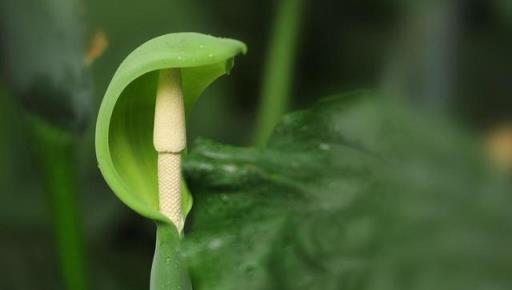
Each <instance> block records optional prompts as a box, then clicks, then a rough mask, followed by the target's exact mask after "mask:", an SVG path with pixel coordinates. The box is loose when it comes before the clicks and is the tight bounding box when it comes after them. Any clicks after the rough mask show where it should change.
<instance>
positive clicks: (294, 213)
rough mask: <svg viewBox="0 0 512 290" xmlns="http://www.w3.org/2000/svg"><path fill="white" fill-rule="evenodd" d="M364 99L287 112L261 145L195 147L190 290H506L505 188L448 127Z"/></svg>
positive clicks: (509, 283)
mask: <svg viewBox="0 0 512 290" xmlns="http://www.w3.org/2000/svg"><path fill="white" fill-rule="evenodd" d="M372 95H373V93H368V92H367V93H365V92H360V93H355V94H351V95H347V96H342V97H333V98H329V99H325V100H323V101H321V102H320V103H319V104H317V105H316V106H315V107H314V108H312V109H311V110H307V111H301V112H296V113H292V114H289V115H287V116H285V117H284V118H283V120H282V122H281V123H280V125H279V126H278V127H277V128H276V129H275V131H274V134H273V137H272V138H271V140H270V142H269V144H268V146H267V147H266V148H237V147H230V146H225V145H220V144H217V143H213V142H210V141H205V140H202V141H199V142H197V144H196V145H195V146H193V148H192V150H191V151H190V153H189V155H187V157H186V160H185V163H184V170H185V175H186V177H187V179H188V181H189V184H190V185H191V187H192V188H193V190H194V208H193V210H192V212H191V217H192V218H191V219H190V220H191V223H190V224H189V225H188V228H187V229H188V234H187V239H186V240H185V242H184V243H185V251H184V254H183V255H184V257H185V260H186V262H187V263H188V264H189V265H190V273H191V278H192V283H193V287H194V289H195V290H201V289H208V290H215V289H222V290H232V289H233V290H234V289H246V290H252V289H279V290H284V289H294V290H297V289H325V290H331V289H332V290H338V289H344V290H355V289H358V290H359V289H366V290H376V289H379V290H401V289H404V290H405V289H407V290H412V289H415V290H421V289H437V290H448V289H449V290H462V289H482V290H483V289H503V290H504V289H510V287H512V276H511V275H510V269H512V248H511V247H510V246H509V245H510V244H511V243H512V231H511V230H510V229H512V211H511V210H510V204H512V196H511V195H510V192H511V188H512V186H511V184H510V182H509V181H507V180H506V179H505V178H503V179H502V178H501V177H500V176H499V175H498V174H495V173H494V172H493V171H492V170H491V169H490V168H488V166H487V163H486V160H485V159H484V158H481V156H482V155H481V154H480V147H479V145H478V142H475V141H474V140H473V138H472V137H471V136H469V135H467V134H466V133H463V132H462V130H459V129H457V128H456V127H455V126H454V125H453V124H452V123H451V122H450V121H449V120H444V119H443V118H441V117H432V116H426V115H423V114H422V113H421V112H411V111H409V110H408V109H406V108H403V107H402V106H401V105H399V104H395V103H393V102H392V101H390V100H388V99H385V98H379V97H376V96H375V97H374V96H372Z"/></svg>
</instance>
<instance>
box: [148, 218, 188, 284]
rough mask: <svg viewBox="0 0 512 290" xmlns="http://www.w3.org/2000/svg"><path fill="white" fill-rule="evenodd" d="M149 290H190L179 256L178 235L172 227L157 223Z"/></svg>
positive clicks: (186, 274) (184, 268)
mask: <svg viewBox="0 0 512 290" xmlns="http://www.w3.org/2000/svg"><path fill="white" fill-rule="evenodd" d="M149 289H150V290H178V289H179V290H188V289H192V286H191V283H190V279H189V277H188V273H187V271H186V267H185V266H184V265H183V261H182V258H181V256H180V235H179V234H178V232H177V231H176V229H175V228H174V227H173V226H172V225H168V224H163V223H159V224H157V231H156V246H155V255H154V257H153V265H152V267H151V281H150V287H149Z"/></svg>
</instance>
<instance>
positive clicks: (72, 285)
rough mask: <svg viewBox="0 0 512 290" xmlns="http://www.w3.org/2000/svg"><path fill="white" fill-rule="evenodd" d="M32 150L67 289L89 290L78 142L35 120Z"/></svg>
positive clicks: (33, 123)
mask: <svg viewBox="0 0 512 290" xmlns="http://www.w3.org/2000/svg"><path fill="white" fill-rule="evenodd" d="M31 121H32V122H31V124H30V125H31V130H32V144H33V146H32V148H33V150H34V155H35V156H36V158H37V161H38V165H39V167H40V172H41V173H42V174H43V180H44V183H45V184H44V186H45V189H46V192H47V193H48V195H49V200H50V206H51V209H52V214H53V216H52V218H53V222H54V223H53V224H54V231H55V237H56V242H57V249H58V251H57V252H58V255H59V262H60V268H61V272H62V276H63V279H64V284H65V286H66V289H70V290H85V289H87V281H86V276H85V275H84V273H85V272H86V271H85V257H84V250H83V248H84V242H83V235H82V227H81V222H80V217H79V210H78V208H79V206H78V200H77V199H78V196H77V189H78V188H79V186H78V172H77V168H76V155H75V150H74V148H75V147H76V146H75V141H74V138H73V137H72V136H71V135H70V134H69V133H67V132H65V131H61V130H58V129H55V128H52V127H50V126H48V125H47V124H44V122H43V121H40V120H36V119H32V120H31Z"/></svg>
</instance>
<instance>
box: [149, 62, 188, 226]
mask: <svg viewBox="0 0 512 290" xmlns="http://www.w3.org/2000/svg"><path fill="white" fill-rule="evenodd" d="M153 145H154V146H155V150H156V151H157V152H158V194H159V195H158V196H159V209H160V212H162V213H163V214H164V215H165V216H166V217H167V218H169V219H170V220H171V221H172V222H173V224H174V225H175V226H176V229H177V230H178V232H181V231H182V230H183V212H182V198H181V152H182V151H183V150H184V149H185V147H186V130H185V107H184V103H183V92H182V89H181V72H180V69H166V70H162V71H161V72H160V75H159V79H158V90H157V94H156V105H155V122H154V131H153Z"/></svg>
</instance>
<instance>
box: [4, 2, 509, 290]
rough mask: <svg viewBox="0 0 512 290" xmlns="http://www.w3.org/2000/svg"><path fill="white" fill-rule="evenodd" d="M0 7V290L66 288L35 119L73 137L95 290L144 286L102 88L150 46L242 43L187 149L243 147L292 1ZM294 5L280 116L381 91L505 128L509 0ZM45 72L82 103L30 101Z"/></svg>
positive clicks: (143, 265)
mask: <svg viewBox="0 0 512 290" xmlns="http://www.w3.org/2000/svg"><path fill="white" fill-rule="evenodd" d="M1 1H2V2H1V3H2V4H1V6H0V7H1V12H0V15H1V17H2V19H1V25H2V26H1V32H0V33H1V34H0V41H1V43H2V46H1V48H2V63H1V67H2V78H1V81H0V198H1V199H0V257H1V258H0V272H1V273H2V274H1V275H0V289H10V290H18V289H20V290H29V289H40V290H44V289H64V286H63V282H62V279H61V275H60V270H59V262H58V259H57V257H58V254H57V248H56V243H55V235H54V233H53V229H52V227H53V222H52V204H51V202H50V201H49V199H48V198H47V197H48V194H47V193H45V190H44V188H45V187H44V186H43V184H44V181H43V180H42V175H41V174H40V173H39V172H40V171H39V170H38V165H37V162H34V156H33V155H34V154H37V153H34V152H37V151H38V149H37V148H36V149H34V147H37V146H38V144H37V141H34V140H36V139H34V138H33V137H31V134H30V133H29V132H30V131H31V130H32V129H30V126H31V125H28V124H29V123H30V121H29V119H30V118H31V117H28V116H31V115H35V116H38V117H43V118H46V119H47V120H50V122H51V123H52V124H57V126H58V127H59V128H60V127H62V128H65V129H63V130H64V131H66V132H70V133H69V134H71V135H73V136H76V137H74V138H76V140H77V141H75V143H74V145H76V150H77V152H76V155H77V159H76V161H75V162H74V163H73V164H74V165H75V167H74V171H76V172H78V174H77V175H78V176H77V182H78V183H79V188H80V192H79V195H78V197H77V199H78V202H77V204H78V208H79V217H80V220H81V221H83V229H81V231H83V235H84V237H85V238H84V241H85V245H86V246H85V247H86V257H87V259H86V266H87V270H88V273H89V280H90V283H89V284H91V285H90V286H91V287H90V289H98V290H101V289H110V290H114V289H124V290H130V289H145V288H147V282H148V280H149V269H150V265H151V259H152V255H153V250H154V225H153V224H151V223H150V222H147V221H145V220H143V219H142V218H141V217H139V216H137V215H136V214H135V213H133V212H131V211H130V210H129V209H127V208H126V207H124V206H123V205H122V203H120V202H119V201H118V200H117V199H116V197H115V196H114V195H113V194H112V193H111V192H110V190H109V188H108V187H107V186H106V184H105V183H104V181H103V179H102V177H101V176H100V173H99V171H98V170H97V166H96V158H95V153H94V123H95V122H94V121H95V113H96V112H97V109H98V107H99V104H100V102H101V98H102V96H103V93H104V92H105V90H106V86H107V85H108V83H109V81H110V78H111V77H112V75H113V74H114V72H115V70H116V68H117V66H118V65H119V63H120V62H121V61H122V60H123V59H124V58H125V57H126V55H127V54H128V53H130V52H131V51H132V50H133V49H134V48H136V47H137V46H138V45H140V44H141V43H143V42H144V41H146V40H148V39H150V38H153V37H155V36H158V35H162V34H165V33H170V32H181V31H197V32H202V33H207V34H212V35H215V36H224V37H230V38H235V39H239V40H242V41H244V42H245V43H246V44H247V45H248V47H249V52H248V54H247V55H246V56H243V57H240V58H238V59H237V64H236V66H235V68H234V70H233V72H232V74H231V75H229V76H228V77H224V78H222V79H221V80H220V81H218V82H216V83H215V84H214V85H213V86H212V87H211V88H209V89H208V90H207V92H206V94H205V97H203V98H202V99H201V101H200V102H199V103H198V105H197V107H196V108H195V111H194V112H193V113H192V115H191V116H190V117H189V120H190V121H189V122H190V123H189V128H188V133H189V138H190V140H193V139H195V138H196V136H202V137H207V138H211V139H214V140H216V141H219V142H222V143H228V144H236V145H248V144H251V143H252V142H253V140H254V139H253V138H254V137H253V135H254V134H255V133H254V132H255V126H256V123H257V119H258V116H257V115H258V106H259V104H260V100H261V96H262V92H265V89H264V87H265V85H263V84H262V83H264V82H266V81H265V76H266V75H268V74H271V73H272V71H273V70H274V69H277V68H274V67H272V66H270V64H271V62H270V59H271V57H270V55H271V54H272V52H273V51H274V49H275V46H274V45H275V42H276V40H272V39H279V38H280V37H277V38H276V37H274V38H273V37H272V31H273V29H275V26H276V23H277V22H276V15H279V13H278V10H279V9H278V7H279V4H281V3H279V2H286V1H289V0H280V1H277V0H276V1H269V0H261V1H235V0H219V1H177V0H147V1H120V0H110V1H105V0H83V1H66V0H44V1H43V0H40V1H34V0H19V1H15V0H1ZM301 2H302V5H303V6H302V9H299V10H301V11H297V13H298V14H300V16H299V17H298V20H297V23H296V24H297V28H296V31H295V33H296V35H297V39H296V41H292V43H290V47H292V49H290V51H287V50H285V51H284V55H285V57H286V56H289V57H290V60H291V64H290V66H289V68H290V73H289V74H288V78H289V80H290V81H289V84H290V85H289V86H287V85H286V83H285V87H286V88H284V90H285V94H287V95H289V96H290V104H289V106H287V108H286V110H287V111H291V110H295V109H303V108H307V107H308V106H310V105H311V104H313V103H314V102H315V101H317V100H318V99H319V98H320V97H323V96H328V95H332V94H336V93H339V92H344V91H350V90H353V89H358V88H375V87H381V88H383V89H384V90H388V91H390V92H393V93H394V95H396V96H407V99H409V100H410V101H411V103H413V104H415V105H416V106H418V107H420V108H425V109H426V110H435V111H437V110H439V111H448V112H449V113H450V114H452V115H454V116H456V118H457V119H458V120H460V122H461V123H463V124H465V126H467V127H469V128H471V129H473V130H474V131H475V132H477V134H481V135H482V136H483V135H484V133H485V132H487V131H488V130H491V129H492V128H494V127H496V126H500V125H502V124H504V123H506V122H508V121H510V120H512V80H511V76H512V55H511V51H512V37H510V36H511V33H512V5H511V4H510V1H508V0H493V1H478V0H468V1H441V0H439V1H418V2H417V3H414V4H411V1H399V0H380V1H375V0H374V1H370V0H364V1H363V0H346V1H334V0H319V1H307V0H304V1H301ZM38 17H41V19H40V20H38ZM45 17H46V18H47V19H50V20H51V19H57V20H58V21H57V20H56V22H55V23H53V22H52V21H47V20H45V19H46V18H45ZM53 25H55V27H57V28H56V29H55V31H50V32H49V31H48V29H50V30H51V28H52V26H53ZM62 37H63V38H64V40H63V43H60V42H59V40H60V39H61V38H62ZM48 40H49V43H46V41H48ZM272 43H273V44H272ZM26 46H28V48H27V51H20V50H19V49H18V48H19V47H26ZM289 54H291V55H289ZM27 55H30V57H27ZM52 57H53V58H52ZM279 57H283V56H282V55H281V56H279ZM45 61H46V62H48V63H52V64H59V63H63V66H69V67H71V68H73V69H72V70H71V71H69V72H68V71H66V72H64V73H59V75H58V76H57V77H56V79H58V80H60V81H61V82H62V83H64V84H66V85H69V90H78V91H80V94H79V95H78V96H73V98H72V99H73V100H75V99H76V100H78V103H76V102H75V103H73V104H61V103H59V102H60V101H59V100H52V102H56V103H49V104H40V103H39V102H40V100H39V99H38V97H36V95H38V90H45V89H48V90H49V91H51V92H54V91H55V90H54V89H55V88H45V87H43V88H41V87H37V86H36V87H35V88H34V87H30V88H27V86H30V85H27V84H26V83H25V82H24V81H23V80H24V79H25V78H27V79H30V77H31V75H30V74H31V73H30V72H31V71H32V70H39V71H46V70H47V71H48V74H49V75H51V74H52V70H58V69H59V66H58V65H56V66H55V67H52V65H47V64H45ZM278 62H279V60H278ZM266 64H268V65H267V66H266ZM82 74H83V75H82ZM43 75H44V73H43ZM65 76H71V77H70V80H68V79H67V78H66V77H65ZM74 76H77V77H76V79H75V78H74ZM43 80H44V79H43ZM58 89H59V88H58V87H57V91H58ZM34 90H35V91H34ZM66 90H67V89H66V88H65V89H64V90H63V91H64V92H66ZM286 91H288V93H286ZM58 92H59V93H60V91H58ZM429 96H435V97H429ZM42 98H43V99H44V96H43V97H42ZM87 98H88V99H89V101H90V102H82V101H81V100H82V99H87ZM43 102H44V101H43ZM77 108H78V109H77ZM82 108H83V111H82ZM27 112H28V113H27ZM69 112H72V113H69ZM67 113H69V114H70V116H67V115H66V114H67ZM75 123H76V124H75Z"/></svg>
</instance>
